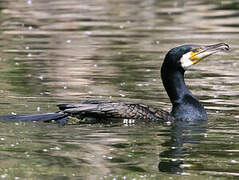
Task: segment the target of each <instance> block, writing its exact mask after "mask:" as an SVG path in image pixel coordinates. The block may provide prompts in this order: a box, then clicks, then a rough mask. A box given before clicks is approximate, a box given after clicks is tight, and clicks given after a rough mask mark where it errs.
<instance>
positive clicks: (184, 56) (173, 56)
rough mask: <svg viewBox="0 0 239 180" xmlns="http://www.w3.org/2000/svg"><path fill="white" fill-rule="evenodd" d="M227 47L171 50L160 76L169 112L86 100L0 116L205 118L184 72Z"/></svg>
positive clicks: (32, 118)
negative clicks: (51, 110)
mask: <svg viewBox="0 0 239 180" xmlns="http://www.w3.org/2000/svg"><path fill="white" fill-rule="evenodd" d="M226 50H229V46H228V45H227V44H225V43H218V44H214V45H208V46H202V45H182V46H178V47H175V48H173V49H171V50H170V51H169V52H168V53H167V55H166V56H165V58H164V62H163V64H162V67H161V78H162V82H163V85H164V88H165V90H166V92H167V94H168V96H169V98H170V101H171V103H172V105H173V107H172V111H171V113H169V112H167V111H164V110H162V109H154V108H151V107H148V106H146V105H143V104H135V103H128V102H105V101H101V100H89V101H85V102H83V103H80V104H60V105H58V107H59V109H60V111H59V112H57V113H47V114H35V115H16V116H15V115H9V116H2V117H1V118H0V119H15V120H19V121H50V120H60V119H63V118H66V117H68V116H71V117H76V118H78V119H87V118H89V119H96V120H102V119H103V120H107V119H115V118H116V119H134V120H145V121H157V122H165V121H174V120H175V119H182V120H189V121H194V120H207V113H206V110H205V109H204V107H203V105H202V104H201V103H200V102H199V101H198V100H197V98H196V97H195V96H194V95H193V94H192V93H191V92H190V91H189V89H188V88H187V86H186V85H185V82H184V72H185V71H186V70H187V69H188V68H189V67H190V66H191V65H193V64H196V63H198V62H199V61H201V60H202V59H204V58H206V57H208V56H210V55H212V54H215V53H217V52H220V51H226Z"/></svg>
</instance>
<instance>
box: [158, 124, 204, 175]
mask: <svg viewBox="0 0 239 180" xmlns="http://www.w3.org/2000/svg"><path fill="white" fill-rule="evenodd" d="M206 131H207V121H196V122H188V121H180V120H178V121H175V122H174V123H173V124H172V129H171V132H170V136H171V139H170V140H168V141H166V142H165V143H164V144H163V146H165V147H167V150H165V151H163V152H162V153H161V154H160V155H159V157H160V162H159V165H158V169H159V171H161V172H168V173H176V174H182V173H184V171H183V168H184V167H192V166H194V165H193V164H192V163H191V162H190V163H187V162H186V160H185V158H187V156H189V155H190V152H191V151H192V149H191V148H190V147H188V146H187V147H186V146H185V144H194V143H200V141H201V140H202V139H204V135H205V133H206Z"/></svg>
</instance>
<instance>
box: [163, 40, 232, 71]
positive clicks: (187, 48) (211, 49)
mask: <svg viewBox="0 0 239 180" xmlns="http://www.w3.org/2000/svg"><path fill="white" fill-rule="evenodd" d="M226 50H229V46H228V45H227V44H225V43H219V44H213V45H208V46H201V45H182V46H178V47H175V48H173V49H171V50H170V51H169V52H168V53H167V55H166V57H165V60H164V65H166V66H167V68H170V69H171V70H175V68H176V69H180V70H182V71H183V72H184V71H185V70H186V69H187V68H189V67H190V66H192V65H193V64H197V63H198V62H200V61H201V60H202V59H204V58H206V57H208V56H210V55H212V54H215V53H217V52H220V51H226Z"/></svg>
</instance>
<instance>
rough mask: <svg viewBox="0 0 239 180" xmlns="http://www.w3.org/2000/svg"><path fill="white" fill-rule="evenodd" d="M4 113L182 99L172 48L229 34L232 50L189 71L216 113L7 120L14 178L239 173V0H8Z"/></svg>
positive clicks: (7, 158)
mask: <svg viewBox="0 0 239 180" xmlns="http://www.w3.org/2000/svg"><path fill="white" fill-rule="evenodd" d="M0 4H1V9H0V24H1V26H0V41H1V44H0V58H1V59H0V99H1V101H0V108H1V112H0V114H1V115H3V114H21V113H39V112H40V113H44V112H54V111H56V110H57V109H56V105H57V104H59V103H73V102H80V101H83V100H86V99H103V100H114V101H130V102H137V103H142V102H143V103H145V104H149V105H152V106H154V107H161V108H164V109H165V110H169V111H170V107H171V105H170V102H169V99H168V97H167V94H166V92H165V91H164V89H163V86H162V83H161V79H160V72H159V70H160V66H161V63H162V60H163V58H164V55H165V54H166V52H167V51H168V50H169V49H170V48H172V47H175V46H177V45H181V44H213V43H218V42H226V43H228V44H230V46H231V51H230V53H227V54H220V55H215V56H212V57H210V59H208V60H205V61H203V62H201V63H199V64H198V65H196V66H194V67H193V68H191V69H190V70H189V71H188V72H187V73H186V83H187V84H188V85H189V87H190V89H191V90H192V92H193V93H194V94H195V95H196V96H197V97H198V98H199V99H200V100H201V102H202V103H203V104H204V106H205V108H206V109H207V111H208V114H209V121H208V122H207V123H203V124H202V123H198V124H183V123H182V122H178V123H176V124H174V125H172V126H167V125H162V124H145V123H142V124H135V125H128V126H126V125H123V124H108V125H102V124H94V125H77V126H65V127H61V126H58V125H57V124H44V123H16V122H1V125H0V130H1V133H0V154H1V158H0V161H1V163H0V176H1V178H5V179H159V178H162V179H185V178H188V179H210V178H211V179H213V178H220V179H228V178H233V177H237V176H239V172H238V169H239V156H238V153H239V143H238V138H239V131H238V122H239V113H238V107H239V105H238V104H239V91H238V89H239V79H238V76H239V73H238V68H239V63H238V58H237V57H238V55H239V51H238V47H239V44H238V42H239V41H238V40H239V38H238V37H239V36H238V34H239V29H238V18H239V10H238V7H239V4H238V2H237V1H233V0H231V1H229V0H228V1H220V0H218V1H207V0H198V1H195V2H194V1H193V2H192V1H186V0H185V1H182V0H168V1H156V0H148V1H136V0H132V1H125V0H119V1H111V0H104V1H102V0H94V1H85V0H80V1H76V0H68V1H63V0H58V1H56V0H52V1H50V2H49V1H45V0H38V1H35V0H18V1H14V2H13V1H9V0H3V1H1V2H0Z"/></svg>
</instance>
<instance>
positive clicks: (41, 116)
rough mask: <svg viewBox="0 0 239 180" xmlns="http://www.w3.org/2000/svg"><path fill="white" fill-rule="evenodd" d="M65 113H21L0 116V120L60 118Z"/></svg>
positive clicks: (43, 120)
mask: <svg viewBox="0 0 239 180" xmlns="http://www.w3.org/2000/svg"><path fill="white" fill-rule="evenodd" d="M66 116H67V115H66V114H64V113H44V114H21V115H5V116H0V121H42V122H48V121H52V120H60V119H63V118H65V117H66Z"/></svg>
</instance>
